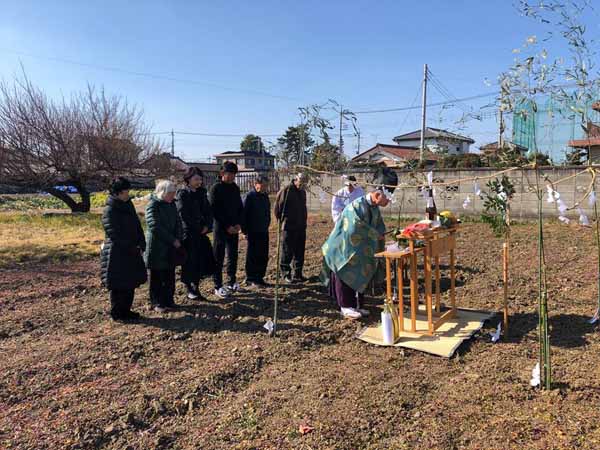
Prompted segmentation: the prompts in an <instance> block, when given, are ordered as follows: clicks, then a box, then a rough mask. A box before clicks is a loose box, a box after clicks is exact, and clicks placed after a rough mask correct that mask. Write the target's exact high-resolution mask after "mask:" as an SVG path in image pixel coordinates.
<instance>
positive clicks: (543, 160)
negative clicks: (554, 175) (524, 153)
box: [527, 152, 554, 166]
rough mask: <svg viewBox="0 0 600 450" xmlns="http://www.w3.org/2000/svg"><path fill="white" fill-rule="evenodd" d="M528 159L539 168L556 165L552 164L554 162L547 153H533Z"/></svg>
mask: <svg viewBox="0 0 600 450" xmlns="http://www.w3.org/2000/svg"><path fill="white" fill-rule="evenodd" d="M527 159H528V160H529V162H534V161H535V162H536V163H537V165H538V166H552V165H554V164H553V163H552V160H551V159H550V157H549V156H548V155H546V154H545V153H539V152H537V153H532V154H531V155H529V156H528V157H527Z"/></svg>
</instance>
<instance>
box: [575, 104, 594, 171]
mask: <svg viewBox="0 0 600 450" xmlns="http://www.w3.org/2000/svg"><path fill="white" fill-rule="evenodd" d="M592 109H594V110H595V111H599V112H600V102H596V103H594V104H593V105H592ZM585 134H586V136H585V138H583V139H573V140H571V141H569V142H568V145H569V147H572V148H580V149H584V150H587V152H588V158H589V160H590V161H591V162H592V164H600V125H598V124H595V123H592V122H588V124H587V126H586V130H585Z"/></svg>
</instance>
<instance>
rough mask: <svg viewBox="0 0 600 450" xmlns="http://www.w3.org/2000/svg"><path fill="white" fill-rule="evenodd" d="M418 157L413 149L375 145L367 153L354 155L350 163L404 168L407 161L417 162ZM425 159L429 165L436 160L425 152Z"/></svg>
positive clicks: (434, 156)
mask: <svg viewBox="0 0 600 450" xmlns="http://www.w3.org/2000/svg"><path fill="white" fill-rule="evenodd" d="M419 156H420V155H419V150H418V149H417V148H415V147H405V146H402V145H393V144H379V143H377V144H375V145H374V146H373V147H371V148H370V149H368V150H367V151H364V152H362V153H361V154H359V155H356V156H355V157H354V158H352V161H353V162H357V163H363V164H372V165H386V166H388V167H404V166H405V165H406V163H407V162H408V161H412V160H418V159H419ZM425 158H426V162H427V163H428V164H430V165H431V164H434V163H435V161H436V160H437V156H436V155H433V154H431V153H430V152H426V155H425Z"/></svg>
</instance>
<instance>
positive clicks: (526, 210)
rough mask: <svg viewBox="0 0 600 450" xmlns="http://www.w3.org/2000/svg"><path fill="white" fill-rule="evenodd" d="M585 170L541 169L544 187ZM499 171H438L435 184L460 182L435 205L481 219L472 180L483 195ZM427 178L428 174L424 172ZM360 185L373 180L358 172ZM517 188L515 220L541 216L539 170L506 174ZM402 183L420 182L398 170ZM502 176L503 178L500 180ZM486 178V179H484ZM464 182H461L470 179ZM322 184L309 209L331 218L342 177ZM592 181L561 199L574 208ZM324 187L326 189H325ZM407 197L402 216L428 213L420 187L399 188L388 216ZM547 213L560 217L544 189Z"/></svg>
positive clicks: (310, 196) (311, 193) (577, 184)
mask: <svg viewBox="0 0 600 450" xmlns="http://www.w3.org/2000/svg"><path fill="white" fill-rule="evenodd" d="M584 169H585V167H582V166H573V167H549V168H544V169H542V170H541V184H542V185H544V186H545V183H544V182H543V177H544V175H546V176H548V178H549V179H550V180H552V181H556V180H559V179H561V178H565V177H568V176H571V175H575V174H577V173H578V172H581V171H583V170H584ZM497 172H499V170H498V169H487V168H486V169H464V170H463V169H440V170H434V171H433V176H434V181H435V182H444V183H447V182H449V181H455V180H458V183H457V184H454V185H451V186H445V187H437V188H436V196H435V202H436V205H437V208H438V211H442V210H446V209H448V210H450V211H453V212H454V213H455V214H457V215H460V216H479V215H480V214H481V212H482V211H483V200H481V199H480V198H478V197H477V196H475V194H474V192H473V181H470V179H471V178H475V177H477V178H479V180H478V181H477V183H478V184H479V187H480V189H481V190H482V192H485V191H487V187H486V183H487V182H488V181H489V179H488V178H486V177H489V176H491V175H493V174H495V173H497ZM422 174H423V177H424V176H425V172H422ZM354 175H355V176H356V178H357V180H358V182H359V184H362V185H363V186H364V183H365V182H366V180H367V179H368V178H369V176H370V175H369V174H367V173H354ZM506 175H507V176H508V177H509V178H510V180H511V181H512V183H513V184H514V186H515V191H516V193H515V195H514V197H513V200H512V202H511V212H512V217H513V218H515V219H531V218H535V217H536V216H537V196H536V194H535V171H534V170H532V169H519V170H515V171H512V172H509V173H507V174H506ZM398 176H399V179H400V183H405V184H410V185H415V184H418V182H417V181H416V180H415V179H414V178H413V174H412V172H408V171H398ZM501 176H502V175H499V176H498V177H499V178H500V177H501ZM481 178H485V179H481ZM467 179H469V181H465V182H461V181H460V180H467ZM317 180H318V181H316V182H313V183H311V185H310V186H309V189H308V192H307V204H308V209H309V211H310V212H312V213H319V214H323V215H329V214H330V209H331V199H332V196H331V195H329V194H328V193H327V192H330V193H335V192H336V191H337V190H338V189H340V188H341V187H342V178H341V177H338V176H330V175H321V176H319V177H318V178H317ZM590 182H591V176H590V175H589V173H584V174H580V175H577V176H576V177H573V178H571V179H570V180H567V181H565V182H563V183H561V184H559V185H558V186H557V187H556V188H557V190H558V191H559V192H560V194H561V198H562V199H563V200H564V201H565V203H566V204H567V206H569V207H571V206H573V204H574V203H575V202H577V201H579V200H580V199H581V198H582V197H583V196H584V195H585V193H586V191H587V189H588V187H589V185H590ZM285 183H289V178H284V179H282V185H284V184H285ZM323 188H324V189H323ZM322 191H326V192H325V195H324V201H323V199H322V195H321V192H322ZM403 195H404V202H403V206H402V215H403V216H411V217H420V216H423V215H424V214H425V207H426V199H425V198H423V197H422V196H421V195H420V194H419V192H418V190H417V189H416V188H406V189H399V190H397V193H396V194H395V200H396V201H395V203H393V204H392V205H390V206H389V207H388V208H386V210H387V211H386V213H387V214H390V215H397V214H398V210H399V208H400V204H401V199H402V196H403ZM467 195H469V196H470V198H471V203H470V204H469V205H468V207H467V208H466V209H464V208H463V202H464V200H465V198H466V197H467ZM581 208H582V209H583V210H584V211H585V212H586V213H587V214H588V215H591V213H592V212H593V208H591V207H589V206H588V202H587V199H586V200H585V201H584V202H582V205H581ZM543 212H544V215H546V216H549V217H552V216H557V211H556V207H555V205H554V204H550V203H547V202H546V194H545V188H544V199H543ZM567 216H568V217H570V218H571V219H572V220H577V218H578V217H579V216H578V214H577V211H576V210H573V211H569V213H568V214H567Z"/></svg>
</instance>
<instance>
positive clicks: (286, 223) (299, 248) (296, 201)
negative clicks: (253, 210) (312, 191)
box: [274, 173, 307, 283]
mask: <svg viewBox="0 0 600 450" xmlns="http://www.w3.org/2000/svg"><path fill="white" fill-rule="evenodd" d="M306 181H307V178H306V175H304V174H302V173H300V174H298V175H296V177H295V178H294V180H293V181H292V182H291V183H290V184H289V185H288V186H286V187H284V188H283V189H281V190H280V191H279V192H278V193H277V200H276V202H275V209H274V212H275V217H276V218H277V220H278V221H279V222H280V224H281V227H282V230H283V234H282V242H283V245H282V253H281V261H280V268H281V271H282V273H283V276H284V278H285V281H286V282H288V283H291V282H293V281H306V278H304V276H303V275H302V269H303V267H304V250H305V247H306V218H307V211H306V191H305V190H304V186H305V184H306ZM292 260H293V261H294V274H293V276H292V267H291V263H292Z"/></svg>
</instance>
